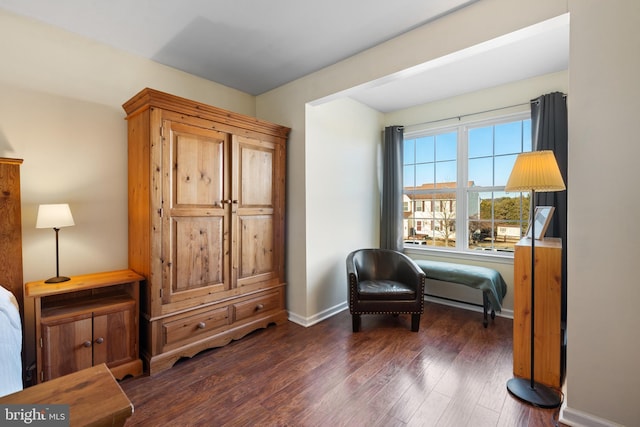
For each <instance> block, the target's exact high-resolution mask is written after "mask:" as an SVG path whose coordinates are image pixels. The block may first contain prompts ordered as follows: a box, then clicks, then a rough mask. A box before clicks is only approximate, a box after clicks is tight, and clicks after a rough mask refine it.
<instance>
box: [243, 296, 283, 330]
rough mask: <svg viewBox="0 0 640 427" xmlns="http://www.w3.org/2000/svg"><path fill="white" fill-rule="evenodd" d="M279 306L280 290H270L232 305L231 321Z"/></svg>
mask: <svg viewBox="0 0 640 427" xmlns="http://www.w3.org/2000/svg"><path fill="white" fill-rule="evenodd" d="M278 307H280V292H278V291H271V292H268V293H265V294H260V295H258V296H256V297H254V298H251V299H248V300H245V301H242V302H237V303H235V304H233V305H232V310H233V321H234V322H238V321H240V320H244V319H247V318H249V317H252V316H255V315H257V314H259V313H264V312H267V311H269V310H274V309H276V308H278Z"/></svg>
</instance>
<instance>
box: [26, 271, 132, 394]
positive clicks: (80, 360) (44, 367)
mask: <svg viewBox="0 0 640 427" xmlns="http://www.w3.org/2000/svg"><path fill="white" fill-rule="evenodd" d="M143 279H144V278H143V277H142V276H140V275H138V274H137V273H135V272H133V271H131V270H121V271H113V272H107V273H97V274H88V275H83V276H74V277H71V280H69V281H67V282H61V283H56V284H49V283H45V282H44V281H40V282H31V283H27V284H26V295H27V297H30V298H33V299H34V307H35V318H36V325H37V326H36V347H37V349H38V350H37V365H38V381H39V382H42V381H48V380H51V379H53V378H57V377H60V376H63V375H67V374H70V373H72V372H76V371H79V370H82V369H85V368H89V367H91V366H94V365H98V364H101V363H105V364H106V365H107V366H108V367H109V368H110V369H111V371H112V373H113V375H114V376H115V377H116V378H118V379H122V378H124V377H125V376H126V375H134V376H135V375H139V374H141V373H142V361H141V360H140V358H139V356H138V354H139V352H138V306H139V286H140V281H141V280H143Z"/></svg>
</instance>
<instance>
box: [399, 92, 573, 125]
mask: <svg viewBox="0 0 640 427" xmlns="http://www.w3.org/2000/svg"><path fill="white" fill-rule="evenodd" d="M562 97H563V98H565V99H566V98H567V94H566V93H563V94H562ZM539 99H540V98H536V99H532V100H531V101H529V102H521V103H520V104H513V105H507V106H506V107H498V108H491V109H489V110H484V111H477V112H475V113H467V114H460V115H458V116H452V117H447V118H444V119H437V120H430V121H428V122H422V123H414V124H411V125H407V126H405V127H408V126H422V125H430V124H432V123H438V122H445V121H447V120H453V119H458V121H460V120H461V119H462V118H463V117H469V116H477V115H478V114H484V113H491V112H493V111H500V110H506V109H508V108H514V107H522V106H524V105H531V104H534V103H539V102H540V101H539Z"/></svg>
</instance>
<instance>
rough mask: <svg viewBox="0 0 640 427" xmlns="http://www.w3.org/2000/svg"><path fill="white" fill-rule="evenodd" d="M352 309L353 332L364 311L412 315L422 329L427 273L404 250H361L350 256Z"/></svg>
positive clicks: (415, 328)
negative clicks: (421, 317) (421, 316)
mask: <svg viewBox="0 0 640 427" xmlns="http://www.w3.org/2000/svg"><path fill="white" fill-rule="evenodd" d="M347 276H348V280H349V310H350V311H351V316H352V321H353V332H358V331H359V330H360V323H361V322H360V315H362V314H411V330H412V331H414V332H418V329H419V327H420V315H422V313H424V282H425V274H424V272H423V271H422V270H421V269H420V268H419V267H418V266H417V265H416V263H415V262H414V261H413V260H412V259H411V258H409V257H408V256H406V255H405V254H403V253H400V252H396V251H392V250H388V249H358V250H356V251H353V252H351V253H350V254H349V255H348V256H347Z"/></svg>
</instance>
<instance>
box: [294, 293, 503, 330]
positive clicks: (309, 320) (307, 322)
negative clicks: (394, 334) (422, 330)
mask: <svg viewBox="0 0 640 427" xmlns="http://www.w3.org/2000/svg"><path fill="white" fill-rule="evenodd" d="M424 300H425V301H430V302H434V303H437V304H443V305H448V306H451V307H456V308H462V309H464V310H471V311H477V312H479V313H482V312H483V310H482V307H478V306H476V305H472V304H467V303H464V302H461V301H460V302H459V301H449V300H446V299H442V298H438V297H429V296H426V297H424ZM348 308H349V305H348V304H347V302H346V301H345V302H343V303H340V304H338V305H335V306H333V307H330V308H328V309H326V310H323V311H321V312H320V313H316V314H314V315H313V316H310V317H304V316H300V315H298V314H296V313H293V312H291V311H290V312H289V321H291V322H293V323H297V324H298V325H300V326H304V327H305V328H307V327H309V326H313V325H315V324H316V323H319V322H322V321H323V320H325V319H328V318H330V317H331V316H335V315H336V314H338V313H340V312H342V311H344V310H347V309H348ZM496 316H500V317H506V318H508V319H513V310H507V309H502V311H501V312H500V313H496Z"/></svg>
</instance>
